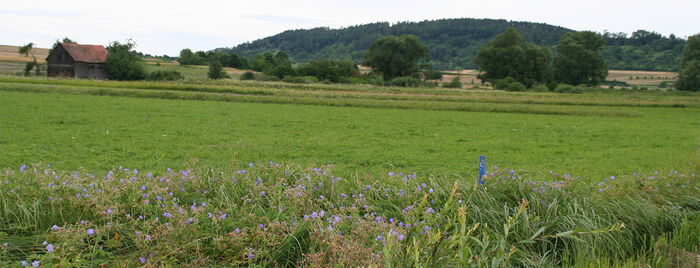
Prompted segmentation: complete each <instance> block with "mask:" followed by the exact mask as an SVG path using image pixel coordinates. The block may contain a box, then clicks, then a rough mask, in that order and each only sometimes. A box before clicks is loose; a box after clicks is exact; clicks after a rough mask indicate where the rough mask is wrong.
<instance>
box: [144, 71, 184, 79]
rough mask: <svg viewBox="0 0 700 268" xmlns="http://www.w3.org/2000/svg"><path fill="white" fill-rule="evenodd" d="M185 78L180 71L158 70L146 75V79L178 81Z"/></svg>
mask: <svg viewBox="0 0 700 268" xmlns="http://www.w3.org/2000/svg"><path fill="white" fill-rule="evenodd" d="M184 79H185V77H184V76H182V74H181V73H180V72H178V71H166V70H158V71H155V72H150V73H148V75H146V80H148V81H178V80H184Z"/></svg>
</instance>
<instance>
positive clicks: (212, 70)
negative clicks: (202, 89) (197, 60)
mask: <svg viewBox="0 0 700 268" xmlns="http://www.w3.org/2000/svg"><path fill="white" fill-rule="evenodd" d="M207 76H208V77H209V79H223V78H228V75H227V74H226V72H225V71H224V68H223V66H222V65H221V62H219V61H218V60H212V61H210V62H209V72H207Z"/></svg>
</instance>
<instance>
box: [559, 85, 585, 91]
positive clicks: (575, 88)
mask: <svg viewBox="0 0 700 268" xmlns="http://www.w3.org/2000/svg"><path fill="white" fill-rule="evenodd" d="M554 92H557V93H583V88H582V87H581V86H572V85H567V84H560V85H559V86H557V88H556V89H554Z"/></svg>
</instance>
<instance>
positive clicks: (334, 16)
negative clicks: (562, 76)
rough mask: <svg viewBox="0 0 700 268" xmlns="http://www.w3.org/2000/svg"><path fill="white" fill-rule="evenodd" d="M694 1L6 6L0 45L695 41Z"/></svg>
mask: <svg viewBox="0 0 700 268" xmlns="http://www.w3.org/2000/svg"><path fill="white" fill-rule="evenodd" d="M698 14H700V1H694V0H682V1H681V0H666V1H658V0H655V1H646V0H637V1H626V0H625V1H615V0H605V1H603V0H585V1H566V0H530V1H523V0H487V1H468V0H463V1H441V0H430V1H425V0H423V1H417V0H400V1H396V0H389V1H381V0H354V1H310V0H298V1H290V0H286V1H277V0H257V1H233V0H231V1H224V0H199V1H186V2H185V1H172V0H171V1H160V0H141V1H132V0H121V1H96V0H91V1H71V0H64V1H43V0H42V1H34V0H23V1H8V2H7V3H3V4H2V5H0V44H4V45H24V44H27V43H29V42H34V43H35V44H37V46H38V47H45V48H47V47H50V46H51V45H52V44H53V43H54V42H55V41H56V40H59V39H63V37H69V38H70V39H72V40H75V41H77V42H79V43H81V44H101V45H108V44H109V43H110V42H111V41H120V42H124V41H126V40H127V39H132V40H133V41H135V42H136V45H137V46H136V50H138V51H140V52H144V53H148V54H152V55H163V54H167V55H170V56H177V55H179V52H180V50H181V49H183V48H190V49H192V50H194V51H197V50H205V51H206V50H210V49H214V48H219V47H232V46H235V45H237V44H240V43H244V42H250V41H254V40H256V39H260V38H264V37H267V36H271V35H274V34H277V33H280V32H283V31H285V30H292V29H309V28H314V27H331V28H340V27H347V26H352V25H358V24H364V23H371V22H379V21H383V22H390V23H395V22H402V21H422V20H434V19H443V18H490V19H505V20H512V21H530V22H540V23H547V24H552V25H556V26H562V27H566V28H570V29H574V30H591V31H596V32H603V31H605V30H607V31H608V32H615V33H617V32H625V33H632V32H634V31H636V30H639V29H644V30H648V31H655V32H658V33H661V34H663V35H664V36H668V35H669V34H671V33H673V34H675V35H676V36H678V37H683V38H686V37H687V36H690V35H693V34H697V33H700V15H698Z"/></svg>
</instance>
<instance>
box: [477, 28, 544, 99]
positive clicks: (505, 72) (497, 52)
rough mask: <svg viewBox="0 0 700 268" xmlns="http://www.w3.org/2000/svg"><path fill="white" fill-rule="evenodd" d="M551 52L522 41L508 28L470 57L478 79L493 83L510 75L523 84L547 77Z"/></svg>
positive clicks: (520, 36)
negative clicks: (476, 69) (474, 65)
mask: <svg viewBox="0 0 700 268" xmlns="http://www.w3.org/2000/svg"><path fill="white" fill-rule="evenodd" d="M551 59H552V56H551V53H550V52H549V50H548V49H546V48H543V47H539V46H537V45H534V44H531V43H523V37H522V35H520V33H518V31H516V30H515V28H509V29H508V30H506V31H505V32H504V33H502V34H500V35H498V36H496V38H494V39H493V40H491V41H489V42H488V43H486V45H484V46H482V47H481V49H479V53H477V55H476V59H475V60H474V61H475V63H476V64H477V66H479V70H481V73H480V74H479V75H478V77H479V79H481V80H482V81H487V82H490V83H495V82H496V81H498V80H501V79H504V78H506V77H512V78H513V79H515V80H516V81H518V82H520V83H522V84H524V85H525V86H527V87H532V85H534V84H535V83H546V82H547V81H549V80H550V77H551V67H550V66H551V65H550V61H551Z"/></svg>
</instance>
